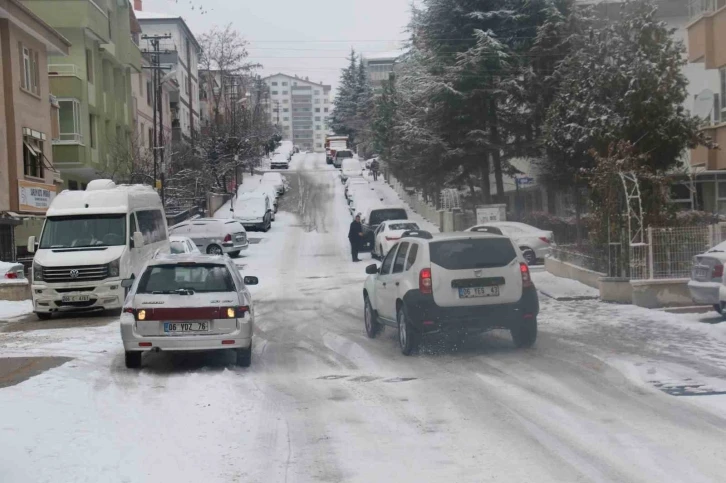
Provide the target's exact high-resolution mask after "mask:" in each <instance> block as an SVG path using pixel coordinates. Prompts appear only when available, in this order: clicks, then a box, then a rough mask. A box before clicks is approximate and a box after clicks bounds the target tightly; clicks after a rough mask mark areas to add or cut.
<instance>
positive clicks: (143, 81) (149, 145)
mask: <svg viewBox="0 0 726 483" xmlns="http://www.w3.org/2000/svg"><path fill="white" fill-rule="evenodd" d="M147 57H148V56H144V58H143V59H142V61H141V66H142V71H141V72H140V73H138V74H133V75H132V76H131V95H132V99H133V105H134V138H133V139H132V147H133V149H134V150H135V151H136V154H139V155H146V156H147V157H148V159H151V158H153V151H152V149H153V148H154V107H155V106H156V93H155V92H154V87H153V86H154V82H153V79H152V72H153V71H152V70H151V69H150V67H151V62H150V61H149V60H148V58H147ZM161 88H162V93H161V96H162V97H161V106H162V114H161V116H159V114H158V111H157V120H156V128H157V134H156V136H157V138H156V139H157V141H158V130H159V129H161V127H160V126H162V123H163V130H164V146H165V147H167V148H168V147H169V146H170V143H171V140H172V125H171V123H172V114H171V103H170V101H171V97H172V96H173V95H175V93H176V92H177V91H178V90H179V86H178V85H177V83H176V79H172V80H169V81H166V82H164V83H163V84H162V85H161ZM159 117H160V119H159ZM166 152H167V153H168V152H169V150H168V149H167V150H166Z"/></svg>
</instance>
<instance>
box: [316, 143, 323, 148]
mask: <svg viewBox="0 0 726 483" xmlns="http://www.w3.org/2000/svg"><path fill="white" fill-rule="evenodd" d="M315 147H316V148H322V147H323V145H322V144H320V143H317V144H316V145H315Z"/></svg>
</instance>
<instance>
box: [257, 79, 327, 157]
mask: <svg viewBox="0 0 726 483" xmlns="http://www.w3.org/2000/svg"><path fill="white" fill-rule="evenodd" d="M263 80H264V81H265V83H266V84H267V86H268V87H269V89H270V97H269V99H270V110H269V112H270V119H271V122H272V124H275V125H278V126H280V128H281V129H282V137H283V139H285V140H290V141H292V142H293V143H294V144H295V145H296V146H299V147H300V149H302V150H306V151H315V152H323V151H325V147H324V144H325V134H326V133H327V132H328V117H329V116H330V114H331V113H332V111H333V107H332V105H331V102H330V86H329V85H325V84H322V83H316V82H311V81H310V80H309V79H308V78H305V79H303V78H300V77H297V76H294V75H287V74H282V73H280V74H275V75H271V76H269V77H265V78H264V79H263Z"/></svg>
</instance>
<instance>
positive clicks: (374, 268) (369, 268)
mask: <svg viewBox="0 0 726 483" xmlns="http://www.w3.org/2000/svg"><path fill="white" fill-rule="evenodd" d="M366 273H367V274H368V275H375V274H376V273H378V265H376V264H375V263H374V264H372V265H368V266H367V267H366Z"/></svg>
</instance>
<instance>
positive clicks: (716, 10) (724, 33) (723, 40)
mask: <svg viewBox="0 0 726 483" xmlns="http://www.w3.org/2000/svg"><path fill="white" fill-rule="evenodd" d="M689 12H690V13H691V23H689V24H688V27H687V28H688V60H689V62H699V63H700V62H703V63H705V67H706V69H716V68H719V67H723V66H725V65H726V0H694V1H692V2H691V3H690V4H689Z"/></svg>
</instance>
